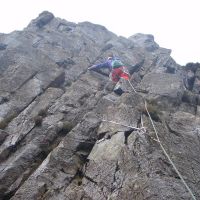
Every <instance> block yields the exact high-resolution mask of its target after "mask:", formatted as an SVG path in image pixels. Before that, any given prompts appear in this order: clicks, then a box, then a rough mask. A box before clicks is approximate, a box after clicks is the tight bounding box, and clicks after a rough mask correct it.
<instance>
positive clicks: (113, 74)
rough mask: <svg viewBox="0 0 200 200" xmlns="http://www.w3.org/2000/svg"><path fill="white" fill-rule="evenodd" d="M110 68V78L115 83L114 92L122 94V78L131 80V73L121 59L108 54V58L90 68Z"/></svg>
mask: <svg viewBox="0 0 200 200" xmlns="http://www.w3.org/2000/svg"><path fill="white" fill-rule="evenodd" d="M100 68H108V69H109V71H110V75H109V77H110V80H111V81H112V82H113V83H115V84H116V85H115V88H114V92H115V93H116V94H119V95H121V94H122V93H123V92H124V91H123V90H122V88H121V87H120V79H125V80H129V78H130V75H129V72H128V70H127V67H126V66H124V64H123V63H122V62H121V60H120V59H119V58H117V57H115V56H114V55H113V54H112V53H110V54H108V58H107V60H106V61H105V62H103V63H100V64H97V65H93V66H91V67H89V68H88V70H94V69H100Z"/></svg>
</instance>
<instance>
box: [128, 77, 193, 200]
mask: <svg viewBox="0 0 200 200" xmlns="http://www.w3.org/2000/svg"><path fill="white" fill-rule="evenodd" d="M128 82H129V84H130V86H131V88H132V89H133V91H134V92H135V93H137V91H136V90H135V88H134V87H133V85H132V84H131V82H130V80H128ZM144 105H145V110H146V112H147V114H148V116H149V119H150V121H151V124H152V126H153V129H154V132H155V134H156V138H157V142H158V143H159V144H160V147H161V149H162V151H163V153H164V154H165V156H166V157H167V159H168V160H169V162H170V163H171V165H172V166H173V168H174V170H175V171H176V173H177V174H178V176H179V177H180V179H181V181H182V182H183V184H184V185H185V187H186V188H187V190H188V192H189V193H190V195H191V197H192V199H193V200H196V197H195V196H194V194H193V192H192V191H191V189H190V188H189V186H188V185H187V183H186V182H185V180H184V179H183V176H182V175H181V173H180V172H179V170H178V169H177V168H176V166H175V164H174V162H173V161H172V159H171V158H170V156H169V154H168V153H167V151H166V150H165V148H164V146H163V145H162V143H161V141H160V138H159V136H158V132H157V130H156V127H155V125H154V122H153V120H152V118H151V115H150V113H149V111H148V108H147V102H146V100H145V99H144ZM141 123H143V122H142V119H141ZM142 126H143V125H142Z"/></svg>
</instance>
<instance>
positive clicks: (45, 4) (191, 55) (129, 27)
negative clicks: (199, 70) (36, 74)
mask: <svg viewBox="0 0 200 200" xmlns="http://www.w3.org/2000/svg"><path fill="white" fill-rule="evenodd" d="M0 2H1V3H0V6H1V7H0V8H1V10H0V33H9V32H12V31H14V30H22V29H23V28H25V27H26V26H27V25H28V24H29V22H30V21H31V20H32V19H34V18H36V17H37V16H38V15H39V14H40V13H41V12H42V11H44V10H48V11H50V12H52V13H53V14H54V16H55V17H59V18H62V19H66V20H67V21H71V22H75V23H78V22H82V21H89V22H92V23H95V24H100V25H103V26H105V27H106V28H107V29H108V30H110V31H111V32H113V33H115V34H117V35H119V36H120V35H121V36H125V37H129V36H131V35H134V34H136V33H144V34H152V35H154V38H155V41H156V42H157V43H158V44H159V45H160V46H161V47H164V48H168V49H172V54H171V56H172V57H173V58H174V59H175V61H176V62H177V63H178V64H181V65H185V64H186V63H188V62H200V28H199V24H200V22H199V21H200V11H199V10H200V9H199V8H200V0H0Z"/></svg>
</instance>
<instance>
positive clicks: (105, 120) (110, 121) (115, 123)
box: [102, 119, 144, 131]
mask: <svg viewBox="0 0 200 200" xmlns="http://www.w3.org/2000/svg"><path fill="white" fill-rule="evenodd" d="M102 121H103V122H109V123H112V124H117V125H120V126H125V127H128V128H133V129H135V130H138V131H140V130H142V129H144V127H141V128H136V127H133V126H128V125H125V124H121V123H118V122H114V121H109V120H105V119H102Z"/></svg>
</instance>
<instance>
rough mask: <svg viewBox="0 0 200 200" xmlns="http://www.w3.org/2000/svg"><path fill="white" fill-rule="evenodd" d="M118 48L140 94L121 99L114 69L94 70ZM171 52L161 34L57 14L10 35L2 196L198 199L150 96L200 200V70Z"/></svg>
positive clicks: (1, 38) (1, 102) (2, 67)
mask: <svg viewBox="0 0 200 200" xmlns="http://www.w3.org/2000/svg"><path fill="white" fill-rule="evenodd" d="M109 52H113V53H114V54H115V55H116V56H119V57H120V58H121V59H122V60H123V62H124V63H126V65H127V67H128V69H129V71H130V74H131V79H130V82H131V84H132V85H133V86H134V88H135V89H136V91H137V94H136V93H135V92H134V91H133V89H132V87H131V86H130V85H129V84H128V83H126V84H125V86H124V87H126V90H127V91H126V93H123V94H122V95H121V96H118V95H116V94H115V93H114V92H112V83H110V85H109V84H108V83H109V77H108V75H109V73H108V71H106V70H100V71H99V72H96V71H88V70H87V68H88V67H89V66H91V65H93V64H94V63H99V62H101V61H103V60H104V59H105V58H106V56H107V54H108V53H109ZM170 53H171V50H169V49H165V48H162V47H159V45H158V44H157V43H156V42H155V41H154V37H153V36H152V35H149V34H136V35H133V36H131V37H130V38H124V37H118V36H117V35H115V34H114V33H112V32H110V31H109V30H107V29H106V28H105V27H103V26H100V25H95V24H92V23H90V22H82V23H78V24H75V23H72V22H68V21H66V20H63V19H59V18H56V17H55V16H54V15H53V14H52V13H50V12H48V11H45V12H43V13H41V14H40V15H39V16H38V17H37V18H36V19H34V20H32V21H31V22H30V24H29V25H28V26H27V27H26V28H25V29H24V30H23V31H14V32H12V33H10V34H6V35H4V34H1V35H0V199H12V200H23V199H30V200H31V199H33V200H35V199H38V200H39V199H41V200H55V199H59V200H62V199H63V200H64V199H68V200H74V199H76V200H97V199H98V200H104V199H105V200H108V199H109V200H111V199H112V200H118V199H124V200H125V199H126V200H129V199H130V200H132V199H138V200H144V199H151V200H157V199H163V200H164V199H172V200H173V199H174V200H177V199H182V200H183V199H184V200H189V199H192V197H191V194H190V193H189V192H188V190H187V189H186V187H185V186H184V184H183V182H182V181H181V179H180V177H179V176H178V174H177V173H176V171H175V170H174V168H173V166H172V165H171V163H170V162H169V160H168V159H167V157H166V155H165V154H164V153H163V151H162V149H161V147H160V144H159V142H158V141H157V139H158V138H157V137H156V134H155V132H154V129H153V127H152V124H151V121H150V119H149V117H148V114H147V112H146V110H145V107H144V99H146V101H147V104H148V110H149V112H150V114H151V117H152V120H153V122H154V125H155V127H156V129H157V132H158V135H159V140H160V142H161V143H162V145H163V146H164V148H165V149H166V151H167V153H168V154H169V156H170V158H171V159H172V161H173V162H174V164H175V165H176V167H177V169H178V170H179V172H180V173H181V175H182V176H183V178H184V180H185V182H186V183H187V185H188V186H189V188H190V189H191V191H192V192H193V194H194V195H195V197H196V199H199V198H200V175H199V174H200V163H199V160H200V156H199V155H200V108H199V107H200V100H199V95H200V94H199V91H200V90H199V88H200V87H199V80H200V76H199V74H200V73H199V72H200V66H199V64H198V63H196V64H194V63H190V64H188V65H186V66H180V65H178V64H177V63H176V62H175V61H174V60H173V58H171V56H170ZM105 87H107V89H106V90H105V89H104V88H105ZM141 127H145V129H146V132H144V131H141V130H140V129H139V128H141Z"/></svg>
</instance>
